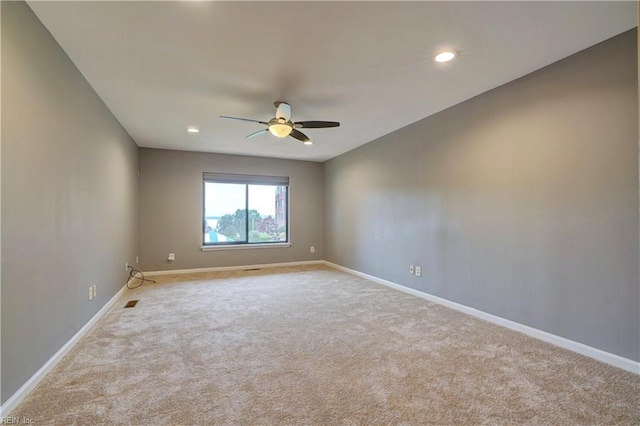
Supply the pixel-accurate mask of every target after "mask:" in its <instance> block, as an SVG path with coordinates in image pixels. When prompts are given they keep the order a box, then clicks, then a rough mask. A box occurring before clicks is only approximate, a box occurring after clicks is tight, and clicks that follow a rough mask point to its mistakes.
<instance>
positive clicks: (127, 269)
mask: <svg viewBox="0 0 640 426" xmlns="http://www.w3.org/2000/svg"><path fill="white" fill-rule="evenodd" d="M124 271H125V272H128V271H129V262H124Z"/></svg>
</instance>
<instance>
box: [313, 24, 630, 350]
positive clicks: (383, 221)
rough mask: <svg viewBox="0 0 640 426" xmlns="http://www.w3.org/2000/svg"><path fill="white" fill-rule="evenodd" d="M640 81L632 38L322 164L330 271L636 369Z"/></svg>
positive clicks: (611, 43)
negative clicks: (453, 305) (506, 323)
mask: <svg viewBox="0 0 640 426" xmlns="http://www.w3.org/2000/svg"><path fill="white" fill-rule="evenodd" d="M637 78H638V73H637V48H636V31H635V30H632V31H630V32H627V33H624V34H622V35H620V36H618V37H615V38H613V39H611V40H608V41H606V42H604V43H602V44H599V45H596V46H595V47H592V48H590V49H587V50H585V51H583V52H580V53H578V54H576V55H573V56H571V57H569V58H566V59H564V60H562V61H560V62H557V63H555V64H552V65H550V66H548V67H546V68H544V69H542V70H539V71H537V72H535V73H532V74H530V75H528V76H525V77H523V78H521V79H519V80H516V81H514V82H511V83H509V84H507V85H504V86H502V87H499V88H497V89H495V90H492V91H490V92H487V93H485V94H482V95H480V96H477V97H475V98H473V99H471V100H468V101H466V102H464V103H462V104H459V105H456V106H454V107H452V108H450V109H447V110H445V111H442V112H440V113H438V114H436V115H434V116H431V117H429V118H427V119H424V120H422V121H420V122H417V123H414V124H412V125H410V126H408V127H406V128H403V129H401V130H398V131H396V132H393V133H391V134H389V135H387V136H384V137H382V138H380V139H378V140H376V141H374V142H371V143H369V144H367V145H364V146H362V147H360V148H358V149H355V150H353V151H351V152H348V153H346V154H344V155H342V156H339V157H337V158H335V159H332V160H330V161H328V162H327V163H325V191H326V192H325V199H326V200H329V201H328V202H327V204H326V212H325V220H326V228H325V233H326V236H325V254H326V256H325V257H326V259H327V260H329V261H331V262H335V263H338V264H340V265H344V266H346V267H349V268H353V269H355V270H358V271H362V272H365V273H368V274H371V275H374V276H377V277H380V278H383V279H387V280H390V281H393V282H396V283H399V284H402V285H405V286H408V287H411V288H414V289H418V290H421V291H424V292H427V293H430V294H434V295H437V296H440V297H443V298H445V299H448V300H451V301H455V302H459V303H462V304H465V305H468V306H472V307H474V308H477V309H480V310H482V311H485V312H489V313H492V314H495V315H498V316H500V317H503V318H507V319H510V320H513V321H517V322H519V323H522V324H527V325H529V326H532V327H535V328H537V329H541V330H545V331H548V332H551V333H553V334H556V335H559V336H563V337H566V338H568V339H571V340H574V341H578V342H582V343H584V344H587V345H590V346H593V347H596V348H600V349H602V350H605V351H607V352H611V353H614V354H618V355H620V356H623V357H626V358H629V359H632V360H636V361H638V360H640V354H639V352H640V351H639V342H638V338H639V335H640V330H639V327H640V325H639V324H640V318H639V310H640V309H639V306H638V305H639V300H640V296H639V286H640V285H639V281H638V145H637V141H638V90H637V89H638V87H637ZM425 102H428V99H425ZM410 264H416V265H420V266H422V269H423V276H422V277H421V278H417V277H415V276H412V275H410V274H409V272H408V271H409V265H410Z"/></svg>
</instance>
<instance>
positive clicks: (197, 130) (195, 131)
mask: <svg viewBox="0 0 640 426" xmlns="http://www.w3.org/2000/svg"><path fill="white" fill-rule="evenodd" d="M187 132H189V133H200V129H198V128H197V127H187Z"/></svg>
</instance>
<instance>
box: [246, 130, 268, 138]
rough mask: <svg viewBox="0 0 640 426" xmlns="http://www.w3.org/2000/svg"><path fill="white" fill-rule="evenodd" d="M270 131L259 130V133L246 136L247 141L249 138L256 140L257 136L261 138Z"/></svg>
mask: <svg viewBox="0 0 640 426" xmlns="http://www.w3.org/2000/svg"><path fill="white" fill-rule="evenodd" d="M268 131H269V129H262V130H258V131H257V132H253V133H251V134H250V135H247V136H245V137H244V138H245V139H249V138H254V137H256V136H260V135H262V134H264V133H267V132H268Z"/></svg>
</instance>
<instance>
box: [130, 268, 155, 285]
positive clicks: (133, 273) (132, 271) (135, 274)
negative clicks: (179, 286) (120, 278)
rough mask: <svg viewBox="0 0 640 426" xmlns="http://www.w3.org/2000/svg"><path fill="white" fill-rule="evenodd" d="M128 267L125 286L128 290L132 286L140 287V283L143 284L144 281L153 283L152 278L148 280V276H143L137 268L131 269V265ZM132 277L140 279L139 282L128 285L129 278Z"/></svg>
mask: <svg viewBox="0 0 640 426" xmlns="http://www.w3.org/2000/svg"><path fill="white" fill-rule="evenodd" d="M128 268H129V278H128V279H127V288H128V289H130V290H133V289H134V288H138V287H141V286H142V284H144V282H145V281H150V282H152V283H155V281H154V280H150V279H148V278H145V277H144V274H143V273H142V272H140V271H138V270H137V269H133V266H128ZM132 278H134V279H136V280H140V284H138V285H137V286H135V287H132V286H129V282H130V281H131V279H132Z"/></svg>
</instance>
